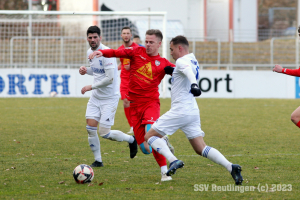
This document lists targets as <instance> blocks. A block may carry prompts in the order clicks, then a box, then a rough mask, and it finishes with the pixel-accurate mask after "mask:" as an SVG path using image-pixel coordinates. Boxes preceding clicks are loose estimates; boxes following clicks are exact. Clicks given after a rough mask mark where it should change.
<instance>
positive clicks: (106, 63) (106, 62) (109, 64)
mask: <svg viewBox="0 0 300 200" xmlns="http://www.w3.org/2000/svg"><path fill="white" fill-rule="evenodd" d="M103 67H104V69H111V68H115V67H118V66H117V60H116V58H104V59H103Z"/></svg>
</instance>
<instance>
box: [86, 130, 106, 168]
mask: <svg viewBox="0 0 300 200" xmlns="http://www.w3.org/2000/svg"><path fill="white" fill-rule="evenodd" d="M86 130H87V132H88V134H89V136H88V141H89V145H90V147H91V150H92V152H93V154H94V157H95V160H97V161H99V162H102V158H101V151H100V140H99V137H98V134H97V127H92V126H88V125H87V126H86Z"/></svg>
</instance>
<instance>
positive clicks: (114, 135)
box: [103, 130, 134, 143]
mask: <svg viewBox="0 0 300 200" xmlns="http://www.w3.org/2000/svg"><path fill="white" fill-rule="evenodd" d="M103 138H107V139H110V140H114V141H118V142H122V141H126V142H128V143H133V141H134V138H133V136H132V135H127V134H125V133H123V132H122V131H119V130H111V131H110V132H109V133H108V134H106V135H105V136H103Z"/></svg>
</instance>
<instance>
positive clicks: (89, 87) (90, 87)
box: [81, 85, 92, 94]
mask: <svg viewBox="0 0 300 200" xmlns="http://www.w3.org/2000/svg"><path fill="white" fill-rule="evenodd" d="M91 90H92V85H86V86H84V87H83V88H82V89H81V94H84V93H86V92H87V91H91Z"/></svg>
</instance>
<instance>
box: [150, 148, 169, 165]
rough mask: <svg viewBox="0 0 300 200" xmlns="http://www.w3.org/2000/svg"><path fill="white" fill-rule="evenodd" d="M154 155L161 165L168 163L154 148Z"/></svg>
mask: <svg viewBox="0 0 300 200" xmlns="http://www.w3.org/2000/svg"><path fill="white" fill-rule="evenodd" d="M152 153H153V156H154V158H155V160H156V162H157V163H158V165H159V166H160V167H162V166H165V165H167V159H166V158H165V157H164V156H163V155H161V154H159V153H157V152H156V151H154V149H152Z"/></svg>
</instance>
